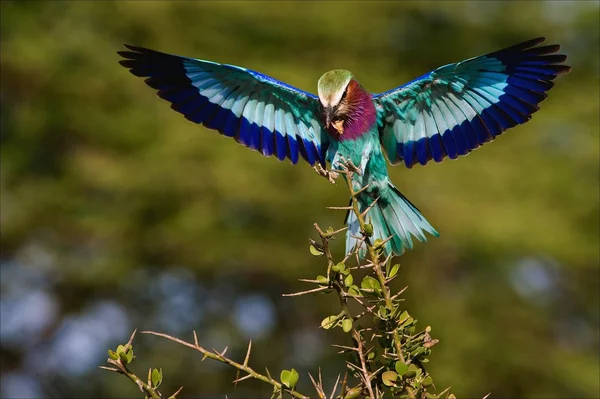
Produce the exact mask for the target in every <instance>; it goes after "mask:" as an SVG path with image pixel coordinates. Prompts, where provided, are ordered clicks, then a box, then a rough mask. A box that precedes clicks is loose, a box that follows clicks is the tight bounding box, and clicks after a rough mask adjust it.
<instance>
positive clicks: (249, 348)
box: [244, 340, 252, 367]
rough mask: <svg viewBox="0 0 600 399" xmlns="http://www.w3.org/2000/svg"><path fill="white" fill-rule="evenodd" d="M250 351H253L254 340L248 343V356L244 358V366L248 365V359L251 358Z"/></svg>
mask: <svg viewBox="0 0 600 399" xmlns="http://www.w3.org/2000/svg"><path fill="white" fill-rule="evenodd" d="M250 351H252V340H250V342H249V343H248V351H247V352H246V358H245V359H244V367H248V360H250Z"/></svg>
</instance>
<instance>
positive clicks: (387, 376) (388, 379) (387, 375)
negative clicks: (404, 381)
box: [381, 371, 398, 387]
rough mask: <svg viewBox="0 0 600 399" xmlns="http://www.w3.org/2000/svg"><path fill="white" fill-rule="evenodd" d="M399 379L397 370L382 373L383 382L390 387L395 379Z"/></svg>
mask: <svg viewBox="0 0 600 399" xmlns="http://www.w3.org/2000/svg"><path fill="white" fill-rule="evenodd" d="M397 379H398V374H396V372H395V371H386V372H384V373H383V374H382V375H381V380H382V381H383V384H384V385H386V386H388V387H391V386H392V385H394V381H396V380H397Z"/></svg>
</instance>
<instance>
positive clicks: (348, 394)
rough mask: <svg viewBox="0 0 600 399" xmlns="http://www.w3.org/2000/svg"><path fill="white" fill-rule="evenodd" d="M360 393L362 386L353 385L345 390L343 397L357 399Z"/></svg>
mask: <svg viewBox="0 0 600 399" xmlns="http://www.w3.org/2000/svg"><path fill="white" fill-rule="evenodd" d="M361 394H362V387H354V388H352V389H350V390H349V391H348V392H346V396H344V399H358V398H360V397H361V396H362V395H361Z"/></svg>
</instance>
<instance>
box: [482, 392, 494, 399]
mask: <svg viewBox="0 0 600 399" xmlns="http://www.w3.org/2000/svg"><path fill="white" fill-rule="evenodd" d="M491 394H492V393H491V392H490V393H488V394H487V395H485V396H484V397H483V398H482V399H487V398H488V397H489V396H490V395H491Z"/></svg>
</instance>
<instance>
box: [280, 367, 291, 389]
mask: <svg viewBox="0 0 600 399" xmlns="http://www.w3.org/2000/svg"><path fill="white" fill-rule="evenodd" d="M279 379H280V380H281V383H282V384H283V385H285V386H286V387H289V386H290V370H283V371H282V372H281V375H280V376H279Z"/></svg>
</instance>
